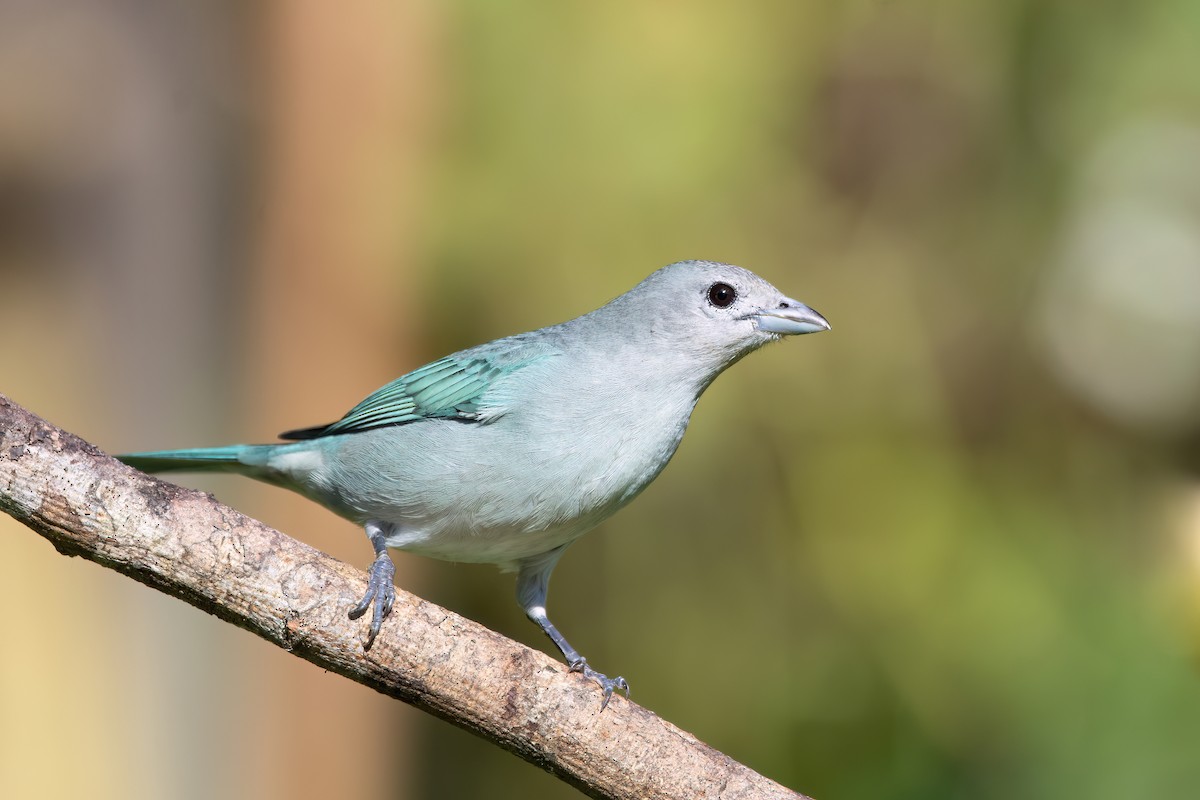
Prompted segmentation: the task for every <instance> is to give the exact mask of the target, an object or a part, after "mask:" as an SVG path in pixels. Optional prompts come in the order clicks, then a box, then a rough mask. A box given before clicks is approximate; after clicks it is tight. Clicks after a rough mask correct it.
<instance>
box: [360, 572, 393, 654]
mask: <svg viewBox="0 0 1200 800" xmlns="http://www.w3.org/2000/svg"><path fill="white" fill-rule="evenodd" d="M395 602H396V566H395V565H394V564H393V563H392V559H391V558H390V557H389V556H388V554H387V553H380V554H379V557H378V558H376V559H375V561H373V562H372V563H371V569H370V571H369V572H368V579H367V593H366V594H365V595H363V599H362V600H359V601H358V605H356V606H355V607H354V608H352V609H350V614H349V616H350V619H358V618H359V617H361V616H362V615H363V614H365V613H367V609H368V608H370V607H371V604H372V603H374V605H375V609H374V611H372V613H371V627H370V629H369V630H368V632H367V642H366V644H364V645H363V649H364V650H370V649H371V645H372V644H374V643H375V637H376V636H377V635H378V634H379V629H380V627H381V626H382V625H383V621H384V620H385V619H386V618H387V615H388V614H390V613H392V605H393V604H394V603H395Z"/></svg>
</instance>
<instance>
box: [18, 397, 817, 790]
mask: <svg viewBox="0 0 1200 800" xmlns="http://www.w3.org/2000/svg"><path fill="white" fill-rule="evenodd" d="M0 509H2V510H4V511H5V512H7V513H8V514H10V515H11V516H13V517H14V518H16V519H17V520H19V521H21V522H22V523H24V524H25V525H27V526H29V527H30V528H32V529H33V530H35V531H37V532H38V533H40V534H41V535H42V536H44V537H45V538H46V539H48V540H49V541H50V543H51V544H53V545H54V547H55V548H57V549H58V551H59V552H60V553H63V554H64V555H73V556H82V557H84V558H87V559H89V560H91V561H95V562H96V563H98V564H102V565H104V566H106V567H109V568H110V569H114V570H116V571H118V572H121V573H123V574H125V575H128V576H129V577H131V578H134V579H136V580H138V581H141V582H142V583H144V584H146V585H148V586H151V587H153V588H155V589H158V590H159V591H162V592H165V593H167V594H170V595H173V596H175V597H178V598H180V599H182V600H185V601H187V602H188V603H191V604H192V605H194V606H196V607H197V608H201V609H203V610H204V611H207V612H209V613H210V614H213V615H215V616H217V617H220V618H221V619H223V620H225V621H227V622H230V623H232V624H234V625H237V626H238V627H241V628H245V629H246V630H249V631H251V632H253V633H256V634H258V635H259V636H261V637H262V638H264V639H266V640H267V641H270V642H273V643H275V644H277V645H278V646H280V647H282V648H284V649H286V650H288V651H289V652H291V653H293V654H295V655H298V656H300V657H301V658H304V659H306V660H308V661H311V662H312V663H314V664H316V665H317V666H319V667H321V668H323V669H327V670H330V671H332V672H336V673H338V674H340V675H344V676H345V677H347V678H350V679H351V680H354V681H357V682H359V683H361V684H364V685H366V686H370V687H372V688H373V689H376V690H378V691H379V692H382V693H383V694H386V695H388V696H389V697H394V698H397V699H399V700H403V701H404V702H406V703H411V704H412V705H415V706H417V707H419V708H422V709H424V710H426V711H428V712H430V713H431V714H435V715H437V716H439V717H441V718H443V719H446V720H449V721H450V722H452V723H454V724H455V725H458V726H460V727H462V728H465V729H467V730H469V731H472V732H474V733H476V734H478V735H480V736H482V737H484V738H485V739H488V740H489V741H492V742H495V743H496V744H498V745H499V746H501V747H503V748H505V749H506V750H509V751H511V752H513V753H515V754H517V755H518V756H520V757H521V758H523V759H525V760H526V761H529V762H531V763H533V764H536V765H538V766H540V767H542V768H543V769H546V770H548V771H549V772H551V773H553V774H555V775H557V776H558V777H560V778H562V779H563V780H565V781H567V782H568V783H571V784H572V785H574V786H576V787H578V788H579V789H581V790H582V791H584V792H586V793H587V794H589V795H591V796H593V797H606V798H609V797H610V798H638V799H639V800H644V799H646V798H688V799H689V800H691V798H708V797H712V798H716V797H720V798H725V799H728V800H732V799H733V798H798V797H802V795H798V794H795V793H794V792H791V791H789V790H788V789H786V788H784V787H782V786H780V785H779V784H777V783H775V782H774V781H771V780H769V779H767V778H764V777H763V776H761V775H759V774H758V773H756V772H754V771H752V770H750V769H749V768H747V767H745V766H743V765H742V764H739V763H738V762H736V761H734V760H733V759H731V758H729V757H728V756H725V755H723V754H722V753H720V752H718V751H716V750H714V749H713V748H711V747H709V746H708V745H706V744H704V743H703V742H700V741H699V740H697V739H696V738H695V737H694V736H692V735H691V734H689V733H686V732H684V731H682V730H680V729H678V728H676V727H675V726H673V725H671V724H670V723H669V722H666V721H665V720H663V719H661V718H659V717H658V716H656V715H654V714H653V713H651V712H649V711H647V710H646V709H644V708H642V707H641V706H638V705H637V704H635V703H631V702H628V701H627V700H626V699H625V698H623V697H621V696H619V695H618V696H615V697H613V700H612V702H611V703H610V704H609V706H608V708H607V709H606V710H605V711H604V712H603V713H601V711H600V694H599V691H598V689H597V687H596V686H595V685H594V684H593V683H591V682H590V681H587V680H585V679H584V678H582V677H581V676H579V675H572V674H569V673H567V671H566V667H565V666H564V665H563V664H562V663H560V662H557V661H554V660H552V659H550V658H549V657H548V656H546V655H545V654H543V653H541V652H538V651H536V650H531V649H530V648H528V647H525V646H523V645H521V644H518V643H516V642H513V641H511V640H509V639H506V638H505V637H503V636H501V635H499V634H497V633H494V632H492V631H490V630H488V629H487V628H484V627H483V626H481V625H479V624H477V623H474V622H471V621H470V620H468V619H464V618H463V617H460V616H459V615H457V614H455V613H453V612H451V611H447V610H445V609H443V608H440V607H438V606H436V605H433V604H432V603H428V602H425V601H424V600H422V599H420V598H419V597H416V596H414V595H412V594H409V593H407V592H404V591H402V590H399V589H397V592H396V605H395V608H394V610H393V611H392V615H391V616H390V617H389V618H388V620H387V622H385V623H384V626H383V630H382V632H381V633H380V635H379V637H378V639H377V640H376V642H375V645H374V646H373V647H372V649H371V650H370V651H367V652H364V651H363V646H362V645H363V634H364V630H365V623H363V622H362V621H360V622H351V621H350V620H349V619H347V617H346V612H347V610H348V609H349V608H350V607H351V606H353V605H354V603H355V602H356V601H357V600H358V598H359V597H361V596H362V594H363V592H364V591H365V588H366V576H365V574H364V573H363V572H361V571H359V570H357V569H355V568H353V567H350V566H348V565H346V564H344V563H342V562H340V561H337V560H335V559H333V558H332V557H330V556H327V555H325V554H324V553H321V552H319V551H317V550H314V549H313V548H311V547H309V546H308V545H305V544H303V543H301V542H298V541H296V540H295V539H291V538H289V537H287V536H284V535H283V534H281V533H279V532H278V531H275V530H273V529H271V528H268V527H267V526H266V525H263V524H262V523H260V522H258V521H256V520H253V519H250V518H249V517H246V516H244V515H242V514H240V513H238V512H237V511H234V510H233V509H231V508H228V507H227V506H224V505H222V504H220V503H218V502H217V501H216V500H215V499H214V498H213V497H212V495H208V494H204V493H201V492H196V491H192V490H189V489H183V488H180V487H178V486H175V485H174V484H170V483H166V482H163V481H160V480H158V479H156V478H152V477H150V476H148V475H145V474H143V473H141V472H138V471H137V470H134V469H132V468H130V467H127V466H125V465H124V464H121V463H120V462H118V461H115V460H113V459H112V458H110V457H108V456H106V455H104V454H103V453H101V452H100V451H99V450H97V449H96V448H95V447H93V446H92V445H90V444H88V443H87V442H85V441H83V440H81V439H79V438H77V437H76V436H74V435H72V434H70V433H67V432H66V431H63V430H61V429H59V428H56V427H54V426H53V425H51V424H49V423H47V422H46V421H44V420H42V419H40V418H39V417H37V416H35V415H33V414H31V413H29V412H28V411H26V410H25V409H23V408H21V407H20V406H18V405H17V404H15V403H13V402H12V401H10V400H9V399H8V398H7V397H5V396H3V395H0Z"/></svg>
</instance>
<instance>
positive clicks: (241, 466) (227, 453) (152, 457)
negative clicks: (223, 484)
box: [117, 444, 279, 477]
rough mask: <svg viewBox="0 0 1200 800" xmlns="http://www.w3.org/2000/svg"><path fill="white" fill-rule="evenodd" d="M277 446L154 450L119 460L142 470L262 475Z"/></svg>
mask: <svg viewBox="0 0 1200 800" xmlns="http://www.w3.org/2000/svg"><path fill="white" fill-rule="evenodd" d="M278 447H279V446H278V445H273V444H234V445H229V446H228V447H200V448H195V449H191V450H153V451H150V452H146V453H126V454H124V455H119V456H117V459H118V460H119V461H123V462H125V463H126V464H128V465H129V466H131V467H134V468H136V469H140V470H142V471H143V472H237V473H240V474H242V475H249V476H252V477H259V476H260V474H261V473H262V471H263V470H264V468H266V466H267V462H268V461H269V459H270V457H271V454H272V453H273V452H274V451H275V450H276V449H278Z"/></svg>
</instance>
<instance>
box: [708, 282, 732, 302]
mask: <svg viewBox="0 0 1200 800" xmlns="http://www.w3.org/2000/svg"><path fill="white" fill-rule="evenodd" d="M734 300H737V290H736V289H734V288H733V287H732V286H730V285H729V284H728V283H714V284H713V285H712V286H710V287H708V302H710V303H712V304H713V305H714V306H716V307H717V308H729V307H730V306H731V305H733V301H734Z"/></svg>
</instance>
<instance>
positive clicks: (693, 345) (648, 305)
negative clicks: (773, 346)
mask: <svg viewBox="0 0 1200 800" xmlns="http://www.w3.org/2000/svg"><path fill="white" fill-rule="evenodd" d="M612 305H620V306H624V308H622V309H621V312H622V316H623V317H625V318H626V320H627V324H629V325H631V326H633V327H634V328H640V329H641V330H643V331H646V332H647V333H649V335H650V336H651V338H652V340H653V341H655V342H657V343H659V344H660V345H662V346H665V347H667V348H669V349H671V350H672V351H675V352H678V353H680V355H687V356H691V357H693V358H696V359H700V360H702V361H703V362H704V363H703V365H704V367H705V368H707V369H709V370H712V371H713V377H715V376H716V374H717V373H719V372H720V371H721V370H723V369H724V368H725V367H728V366H729V365H730V364H732V363H734V362H735V361H737V360H738V359H740V358H742V357H743V356H745V355H746V354H748V353H751V352H753V351H754V350H757V349H758V348H760V347H762V346H763V345H765V344H768V343H770V342H773V341H776V340H778V339H781V338H783V337H784V336H796V335H799V334H803V333H817V332H819V331H827V330H829V327H830V326H829V323H828V322H826V320H825V318H824V317H822V316H821V315H820V314H818V313H817V312H816V311H814V310H812V309H811V308H809V307H808V306H807V305H805V304H804V303H801V302H800V301H799V300H793V299H792V298H790V297H788V296H786V295H784V294H783V293H782V292H780V291H779V290H778V289H776V288H775V287H774V286H772V285H771V284H770V283H768V282H767V281H765V280H763V279H762V278H760V277H758V276H757V275H755V274H754V273H753V272H750V271H749V270H746V269H742V268H741V267H736V266H733V265H732V264H718V263H715V262H711V261H680V262H678V263H675V264H671V265H670V266H666V267H663V268H662V269H660V270H658V271H657V272H655V273H653V274H652V275H650V277H648V278H646V280H644V281H642V282H641V283H640V284H638V285H637V286H635V287H634V288H633V289H632V290H630V291H629V292H628V293H627V294H625V295H623V296H622V297H620V298H617V300H615V301H614V302H613V304H612ZM643 321H647V322H649V325H648V326H644V325H643V324H640V323H641V322H643Z"/></svg>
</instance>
